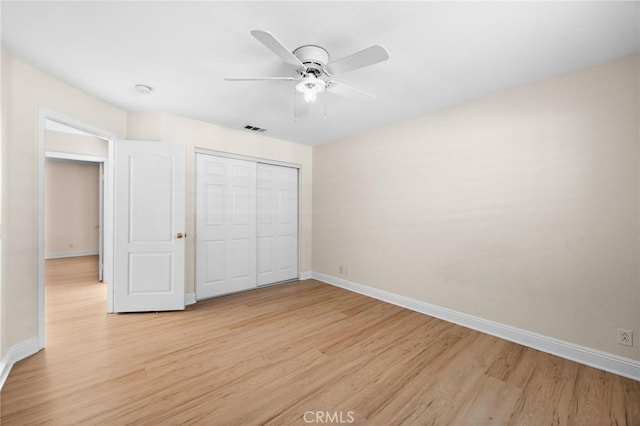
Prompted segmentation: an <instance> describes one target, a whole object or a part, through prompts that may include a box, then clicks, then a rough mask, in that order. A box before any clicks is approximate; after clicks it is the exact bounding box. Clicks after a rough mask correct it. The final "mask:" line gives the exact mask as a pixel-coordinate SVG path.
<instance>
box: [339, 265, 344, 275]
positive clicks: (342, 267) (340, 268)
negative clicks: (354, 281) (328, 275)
mask: <svg viewBox="0 0 640 426" xmlns="http://www.w3.org/2000/svg"><path fill="white" fill-rule="evenodd" d="M338 273H339V274H340V275H344V266H342V265H340V266H338Z"/></svg>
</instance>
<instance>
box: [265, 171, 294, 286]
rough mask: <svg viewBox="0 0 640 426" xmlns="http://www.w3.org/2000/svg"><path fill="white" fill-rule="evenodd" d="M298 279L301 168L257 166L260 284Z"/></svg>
mask: <svg viewBox="0 0 640 426" xmlns="http://www.w3.org/2000/svg"><path fill="white" fill-rule="evenodd" d="M296 278H298V169H294V168H291V167H282V166H274V165H270V164H258V285H266V284H272V283H277V282H280V281H286V280H292V279H296Z"/></svg>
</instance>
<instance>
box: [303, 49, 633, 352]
mask: <svg viewBox="0 0 640 426" xmlns="http://www.w3.org/2000/svg"><path fill="white" fill-rule="evenodd" d="M638 76H639V57H638V56H632V57H626V58H623V59H620V60H617V61H614V62H611V63H607V64H603V65H600V66H596V67H592V68H588V69H584V70H580V71H577V72H573V73H570V74H567V75H562V76H558V77H556V78H552V79H549V80H545V81H541V82H538V83H536V84H532V85H529V86H525V87H521V88H517V89H514V90H510V91H508V92H504V93H499V94H495V95H492V96H487V97H483V98H481V99H477V100H475V101H473V102H469V103H465V104H462V105H459V106H456V107H453V108H449V109H446V110H441V111H439V112H435V113H432V114H427V115H424V116H421V117H417V118H415V119H412V120H409V121H406V122H402V123H399V124H397V125H393V126H389V127H385V128H383V129H380V130H376V131H372V132H368V133H365V134H360V135H357V136H354V137H350V138H347V139H344V140H341V141H337V142H334V143H329V144H326V145H321V146H318V147H316V148H314V153H313V156H314V157H313V163H314V165H313V167H314V170H313V206H314V209H313V269H314V271H317V272H322V273H326V274H329V275H333V276H336V277H340V278H344V279H347V280H350V281H354V282H357V283H361V284H366V285H369V286H371V287H375V288H379V289H383V290H386V291H390V292H393V293H397V294H401V295H404V296H408V297H411V298H415V299H418V300H421V301H425V302H428V303H432V304H436V305H440V306H443V307H447V308H450V309H454V310H457V311H460V312H464V313H467V314H471V315H475V316H478V317H482V318H486V319H489V320H493V321H497V322H500V323H503V324H508V325H511V326H515V327H519V328H522V329H525V330H530V331H533V332H536V333H540V334H543V335H546V336H551V337H555V338H558V339H562V340H565V341H569V342H574V343H577V344H580V345H584V346H587V347H590V348H595V349H599V350H602V351H605V352H609V353H612V354H617V355H620V356H624V357H628V358H632V359H636V360H638V359H640V355H639V354H640V352H639V350H638V347H639V345H638V343H639V342H640V338H639V339H635V346H634V347H633V348H629V347H625V346H621V345H618V344H617V343H616V329H617V328H618V327H620V328H627V329H631V330H635V332H636V335H639V334H640V276H639V259H640V250H639V244H640V242H639V241H640V235H639V218H640V212H639V166H638V164H639V162H638V160H639V137H640V134H639V130H638V126H639V124H638V122H639V107H638V102H639V101H638V94H639V83H638ZM418 96H428V94H418ZM341 265H342V266H344V267H346V268H347V273H348V275H345V274H342V275H341V274H339V267H340V266H341Z"/></svg>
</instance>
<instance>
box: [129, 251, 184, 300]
mask: <svg viewBox="0 0 640 426" xmlns="http://www.w3.org/2000/svg"><path fill="white" fill-rule="evenodd" d="M172 265H173V256H172V254H171V253H130V254H129V283H128V287H129V294H130V295H150V294H154V293H170V292H171V291H172V290H173V273H172V271H171V269H172Z"/></svg>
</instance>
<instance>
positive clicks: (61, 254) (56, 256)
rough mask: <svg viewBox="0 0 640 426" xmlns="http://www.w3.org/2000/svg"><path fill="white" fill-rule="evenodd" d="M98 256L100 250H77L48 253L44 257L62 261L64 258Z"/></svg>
mask: <svg viewBox="0 0 640 426" xmlns="http://www.w3.org/2000/svg"><path fill="white" fill-rule="evenodd" d="M97 254H98V250H97V249H96V250H75V251H60V252H57V253H47V254H45V255H44V258H45V259H60V258H63V257H79V256H95V255H97Z"/></svg>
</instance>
